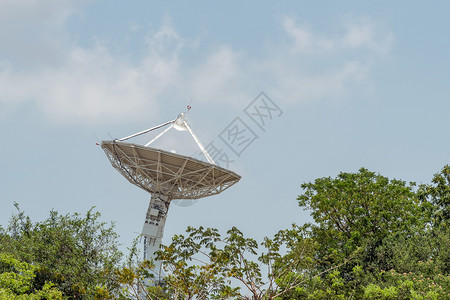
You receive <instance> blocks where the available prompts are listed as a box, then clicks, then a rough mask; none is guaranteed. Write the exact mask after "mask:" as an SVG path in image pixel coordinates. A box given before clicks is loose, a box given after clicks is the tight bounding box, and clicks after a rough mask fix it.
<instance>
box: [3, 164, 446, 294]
mask: <svg viewBox="0 0 450 300" xmlns="http://www.w3.org/2000/svg"><path fill="white" fill-rule="evenodd" d="M302 188H303V194H301V195H300V196H299V197H298V201H299V205H300V206H301V207H303V208H304V209H307V210H309V211H310V212H311V215H312V217H313V218H314V221H315V222H314V223H307V224H304V225H303V226H297V225H293V226H292V228H289V229H285V230H280V231H279V232H278V233H277V234H276V235H275V236H274V237H273V238H267V237H266V238H265V239H264V240H263V241H262V243H258V242H257V241H256V240H254V239H253V238H251V237H245V236H244V235H243V233H242V232H241V231H239V230H238V229H237V228H235V227H233V228H232V229H230V230H229V231H227V232H226V234H225V235H222V234H220V233H219V232H218V230H217V229H213V228H203V227H199V228H192V227H189V228H188V229H187V232H186V234H185V235H175V236H174V237H173V238H172V242H171V243H170V244H169V245H168V246H162V247H161V249H160V250H159V251H158V252H157V259H158V260H160V261H161V262H162V263H163V267H164V271H165V272H166V276H164V277H163V278H162V280H161V279H160V278H158V277H157V276H156V277H155V275H154V274H155V273H154V272H155V270H153V268H154V264H153V262H152V261H148V260H144V261H140V260H139V259H138V251H137V240H136V241H135V243H134V244H133V246H132V247H131V248H130V249H129V250H130V255H129V258H128V260H127V262H126V263H125V264H123V265H122V266H120V267H119V264H120V258H121V254H120V252H119V251H118V250H117V243H116V237H117V236H116V234H115V233H114V231H113V226H112V225H111V226H109V227H108V226H106V224H104V223H101V222H99V221H98V218H99V214H98V213H93V212H92V210H91V211H89V212H88V213H87V214H86V216H84V217H82V216H80V215H79V214H74V215H66V216H62V215H59V214H58V213H56V212H54V211H52V212H51V213H50V217H49V218H48V219H47V220H45V221H44V222H40V223H32V222H31V221H30V219H29V218H28V217H25V216H24V214H23V213H22V212H20V211H19V214H18V215H15V216H13V218H12V220H11V222H10V224H9V226H8V228H7V229H6V230H3V229H1V228H0V254H1V256H0V299H10V298H13V297H16V298H17V299H22V298H23V299H61V297H67V298H69V299H81V298H82V299H112V298H115V299H142V300H143V299H255V300H258V299H261V300H262V299H264V300H269V299H273V300H275V299H276V300H287V299H450V222H449V216H450V209H449V203H450V167H449V166H445V167H444V168H443V169H442V170H441V172H439V173H437V174H435V175H434V177H433V180H432V183H431V184H421V185H420V186H419V187H418V188H416V187H415V184H414V183H410V184H407V183H406V182H404V181H401V180H395V179H394V180H390V179H388V178H387V177H384V176H381V175H379V174H376V173H374V172H370V171H368V170H366V169H360V170H359V171H358V172H356V173H340V174H339V175H338V176H337V177H336V178H331V177H327V178H318V179H316V180H315V181H314V182H310V183H304V184H303V185H302ZM6 253H9V254H6ZM20 297H22V298H20ZM52 297H53V298H52Z"/></svg>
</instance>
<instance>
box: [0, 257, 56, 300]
mask: <svg viewBox="0 0 450 300" xmlns="http://www.w3.org/2000/svg"><path fill="white" fill-rule="evenodd" d="M35 271H36V268H35V267H34V266H33V265H30V264H27V263H25V262H21V261H19V260H17V259H15V258H14V257H13V256H12V255H11V254H7V253H0V299H49V300H50V299H62V293H61V292H60V291H58V290H57V289H56V288H54V285H53V283H51V282H46V283H45V284H44V285H43V286H42V289H40V290H35V289H34V288H33V282H34V278H35V276H36V274H35Z"/></svg>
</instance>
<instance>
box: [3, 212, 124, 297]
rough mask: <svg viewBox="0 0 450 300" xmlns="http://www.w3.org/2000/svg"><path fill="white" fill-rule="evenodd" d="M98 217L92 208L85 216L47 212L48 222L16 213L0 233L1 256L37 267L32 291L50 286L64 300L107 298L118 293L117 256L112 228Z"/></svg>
mask: <svg viewBox="0 0 450 300" xmlns="http://www.w3.org/2000/svg"><path fill="white" fill-rule="evenodd" d="M99 218H100V214H99V213H98V212H93V211H92V209H91V210H89V211H88V212H87V213H86V215H85V216H84V217H83V216H81V215H79V214H78V213H75V214H73V215H60V214H58V213H57V212H56V211H51V212H50V216H49V218H48V219H46V220H44V221H43V222H37V223H32V222H31V220H30V218H29V217H25V216H24V213H23V212H20V211H19V214H17V215H14V216H13V217H12V219H11V221H10V224H9V226H8V228H7V230H6V231H5V232H3V233H2V234H1V235H0V252H2V253H5V252H6V253H11V254H12V255H13V256H14V257H16V258H18V259H19V260H21V261H24V262H27V263H29V264H32V265H34V266H35V267H36V271H35V275H36V276H35V277H34V278H33V287H34V288H35V289H41V288H43V287H45V284H46V282H53V283H54V284H55V286H56V287H57V288H58V289H59V290H60V291H62V292H63V294H64V295H65V296H67V297H69V298H73V299H75V298H80V297H83V298H86V297H89V298H94V297H96V295H97V297H100V296H101V295H103V296H106V297H105V298H108V297H112V296H113V295H114V294H117V293H118V291H119V290H120V284H119V283H118V281H117V275H116V273H115V270H116V269H117V268H118V264H119V262H120V259H121V253H120V252H119V251H118V249H117V234H116V233H115V232H114V226H113V225H110V226H107V225H106V224H105V223H103V222H100V221H99Z"/></svg>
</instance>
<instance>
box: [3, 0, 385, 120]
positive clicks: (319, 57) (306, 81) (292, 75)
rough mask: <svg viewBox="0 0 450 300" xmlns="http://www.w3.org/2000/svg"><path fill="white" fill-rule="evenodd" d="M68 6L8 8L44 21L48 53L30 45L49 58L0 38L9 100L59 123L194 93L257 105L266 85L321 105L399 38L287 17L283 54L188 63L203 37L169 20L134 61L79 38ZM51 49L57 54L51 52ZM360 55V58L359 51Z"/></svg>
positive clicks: (146, 107)
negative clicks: (329, 30) (336, 30)
mask: <svg viewBox="0 0 450 300" xmlns="http://www.w3.org/2000/svg"><path fill="white" fill-rule="evenodd" d="M38 2H39V3H41V4H42V6H39V5H38V4H37V3H38ZM5 3H6V4H5ZM63 3H64V4H61V2H59V1H56V0H55V1H51V0H47V1H37V0H36V1H31V0H30V1H9V2H2V3H1V4H0V12H1V13H0V19H1V17H2V16H6V15H10V14H13V13H17V14H18V15H19V18H18V20H14V21H13V20H12V19H14V18H12V17H11V16H9V17H8V18H9V22H11V24H16V25H17V27H20V29H18V31H17V32H16V33H17V34H19V35H20V34H21V33H23V32H28V31H29V30H30V26H31V24H32V23H34V22H39V20H41V21H43V20H44V19H45V21H44V24H45V25H42V26H40V27H39V30H42V33H41V34H39V35H37V36H35V39H37V41H33V44H34V43H35V42H36V44H40V45H43V46H42V47H41V48H42V49H41V50H38V51H37V54H36V53H34V52H33V54H31V52H30V51H31V50H30V49H28V50H27V51H28V54H27V55H29V56H31V57H32V58H33V59H36V60H38V61H40V64H36V63H33V62H27V61H26V60H24V61H21V60H20V56H21V55H25V54H20V53H19V54H15V55H13V54H12V52H11V49H13V48H17V47H20V46H23V45H26V44H27V43H31V42H30V41H26V40H18V41H14V40H13V39H12V35H13V33H6V31H5V30H4V29H3V30H0V35H1V37H2V38H3V39H6V40H8V39H9V41H10V42H11V45H6V46H5V45H3V44H2V45H0V54H1V56H0V103H2V102H3V104H9V105H13V104H15V105H17V104H20V103H24V102H26V101H34V102H35V103H36V105H37V107H39V108H40V109H42V110H43V111H44V112H45V113H46V114H47V115H48V116H50V117H52V118H53V119H56V120H60V121H64V122H67V121H69V122H78V123H81V122H95V121H96V120H99V121H101V122H107V121H116V120H117V119H129V118H132V117H140V116H152V115H151V114H156V113H157V112H158V103H159V102H160V101H167V100H168V99H172V98H176V97H184V98H186V94H187V95H188V97H189V96H193V97H194V98H195V99H196V101H197V100H198V101H206V102H218V103H228V104H232V105H234V106H239V109H242V107H243V106H244V105H245V104H246V102H245V103H242V101H250V100H251V99H253V97H254V96H255V95H256V94H257V93H258V92H259V91H260V90H265V91H267V92H268V93H269V94H271V95H272V96H273V97H275V98H277V100H279V101H282V102H285V103H298V102H300V101H313V100H317V99H321V98H323V97H330V96H336V95H342V94H344V93H345V91H346V90H347V89H348V88H349V87H350V86H352V83H354V82H359V83H360V82H364V80H366V78H368V76H369V74H370V67H371V64H372V63H373V61H374V58H373V57H377V56H379V55H380V54H385V53H387V52H388V51H389V49H390V47H391V44H392V40H393V35H392V34H391V33H390V32H388V31H386V30H385V29H384V28H382V26H378V25H377V23H375V22H372V21H370V20H366V19H359V20H356V21H355V20H353V19H351V18H347V19H346V20H345V21H344V22H343V23H342V27H343V28H344V32H343V33H342V34H341V35H338V36H336V35H334V36H329V35H327V34H323V33H315V32H313V31H312V30H310V29H309V28H308V26H307V25H301V26H300V25H297V23H296V22H295V20H294V19H293V18H289V17H286V18H284V19H283V20H282V24H281V25H282V28H283V29H284V31H285V34H286V36H287V37H288V38H289V39H290V40H289V41H290V42H289V43H288V44H282V43H281V46H279V47H278V48H277V51H275V52H271V51H269V50H267V51H266V52H265V54H263V56H262V57H252V53H245V52H243V51H240V50H239V49H237V50H236V49H235V48H233V47H232V46H231V45H218V46H216V47H215V48H214V49H213V50H211V51H210V52H209V53H207V55H206V57H205V58H204V60H202V61H199V62H196V63H191V62H189V64H187V63H186V62H185V61H184V59H186V58H185V56H183V54H184V51H185V50H186V49H189V47H190V46H191V45H194V44H196V43H197V42H198V41H190V40H187V39H184V38H183V37H180V35H179V34H178V33H177V31H176V30H175V28H174V26H173V25H172V24H171V21H170V19H169V18H165V19H164V21H163V24H162V26H161V27H160V28H159V29H158V30H156V31H154V32H151V33H150V34H148V36H147V38H146V42H147V46H148V49H147V51H146V52H145V53H144V54H143V56H142V57H141V59H140V60H139V61H137V62H136V61H134V62H133V61H132V60H131V59H129V58H127V56H121V55H118V54H114V53H113V52H112V51H111V50H110V48H109V47H108V46H107V44H106V43H102V42H101V41H97V43H96V44H95V45H94V46H92V47H81V46H79V45H77V44H76V43H75V44H74V42H73V41H72V40H71V39H70V38H69V35H68V34H67V33H66V32H65V31H64V26H65V22H66V21H67V19H68V18H69V17H70V16H71V15H72V14H74V13H76V12H77V10H76V5H75V4H74V3H75V1H73V2H70V1H66V2H63ZM38 6H39V7H38ZM2 8H3V9H4V10H3V11H2ZM34 8H35V9H36V10H33V9H34ZM5 11H8V12H9V13H7V12H5ZM2 14H3V15H2ZM2 22H3V23H5V22H8V21H4V20H3V21H2ZM3 25H5V24H3ZM380 28H381V29H380ZM55 45H56V46H55ZM47 48H48V49H51V51H50V53H48V52H46V51H44V50H45V49H47ZM355 51H356V53H358V55H356V56H352V53H355ZM263 53H264V52H263ZM339 55H342V57H340V56H339ZM18 61H19V62H18ZM186 65H189V67H186ZM0 107H1V106H0Z"/></svg>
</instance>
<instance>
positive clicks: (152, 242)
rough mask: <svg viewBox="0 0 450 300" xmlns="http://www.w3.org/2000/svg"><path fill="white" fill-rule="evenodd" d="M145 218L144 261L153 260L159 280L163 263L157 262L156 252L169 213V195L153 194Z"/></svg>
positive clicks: (143, 234) (143, 231) (143, 230)
mask: <svg viewBox="0 0 450 300" xmlns="http://www.w3.org/2000/svg"><path fill="white" fill-rule="evenodd" d="M151 195H152V197H151V199H150V203H149V205H148V209H147V214H146V216H145V222H144V226H143V228H142V236H143V237H144V259H152V260H153V262H154V264H155V268H154V270H155V271H156V273H157V274H156V275H157V278H158V277H159V278H160V277H161V273H162V271H161V262H160V261H157V260H156V256H155V251H157V250H158V249H159V246H160V245H161V242H162V238H163V234H164V225H165V224H166V219H167V212H168V211H169V204H170V200H171V199H170V197H169V196H167V195H163V194H159V193H152V194H151Z"/></svg>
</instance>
